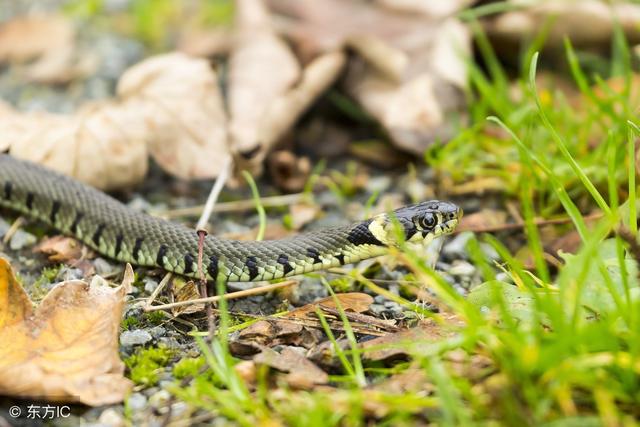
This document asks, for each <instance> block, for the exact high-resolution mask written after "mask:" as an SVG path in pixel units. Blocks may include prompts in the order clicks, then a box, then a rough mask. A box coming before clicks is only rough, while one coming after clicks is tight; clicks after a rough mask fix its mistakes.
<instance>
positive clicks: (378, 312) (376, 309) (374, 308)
mask: <svg viewBox="0 0 640 427" xmlns="http://www.w3.org/2000/svg"><path fill="white" fill-rule="evenodd" d="M385 310H386V307H385V306H384V305H382V304H371V305H370V306H369V311H370V312H371V313H373V315H374V316H376V317H382V313H384V312H385Z"/></svg>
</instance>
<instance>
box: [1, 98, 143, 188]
mask: <svg viewBox="0 0 640 427" xmlns="http://www.w3.org/2000/svg"><path fill="white" fill-rule="evenodd" d="M141 119H142V118H141V117H140V115H139V109H138V108H136V106H135V105H132V104H130V103H117V104H113V103H97V104H90V105H87V106H86V107H84V108H82V109H81V110H80V111H78V112H77V113H76V114H74V115H70V116H67V115H61V114H51V113H19V112H15V111H6V110H4V111H0V128H2V129H3V132H2V133H0V140H4V141H6V142H5V143H8V144H9V145H10V147H11V148H10V153H11V155H13V156H15V157H18V158H21V159H26V160H30V161H32V162H35V163H39V164H42V165H45V166H47V167H49V168H51V169H54V170H57V171H58V172H62V173H64V174H66V175H69V176H72V177H74V178H76V179H78V180H80V181H83V182H85V183H87V184H90V185H92V186H94V187H97V188H100V189H103V190H110V189H115V188H122V187H127V186H131V185H133V184H136V183H138V182H140V181H142V179H143V178H144V176H145V174H146V172H147V146H146V142H147V140H146V139H147V138H148V130H147V127H146V124H145V123H144V122H143V121H142V120H141ZM0 145H3V142H0Z"/></svg>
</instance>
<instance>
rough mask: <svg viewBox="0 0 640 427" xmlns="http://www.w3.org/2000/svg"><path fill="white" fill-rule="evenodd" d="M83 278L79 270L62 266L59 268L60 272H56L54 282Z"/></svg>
mask: <svg viewBox="0 0 640 427" xmlns="http://www.w3.org/2000/svg"><path fill="white" fill-rule="evenodd" d="M83 277H84V273H83V272H82V270H80V269H79V268H71V267H67V266H63V267H62V268H60V270H58V274H57V275H56V281H58V282H63V281H66V280H82V278H83Z"/></svg>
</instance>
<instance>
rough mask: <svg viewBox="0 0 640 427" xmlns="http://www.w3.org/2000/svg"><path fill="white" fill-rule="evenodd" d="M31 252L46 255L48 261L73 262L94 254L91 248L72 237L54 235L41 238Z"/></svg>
mask: <svg viewBox="0 0 640 427" xmlns="http://www.w3.org/2000/svg"><path fill="white" fill-rule="evenodd" d="M33 252H38V253H42V254H45V255H47V257H48V258H49V261H52V262H63V263H67V264H73V263H74V262H76V261H78V260H81V259H86V258H92V257H94V256H95V254H94V253H93V251H91V249H89V248H87V247H86V246H85V245H83V244H82V243H80V242H79V241H77V240H76V239H74V238H72V237H66V236H54V237H49V238H46V239H43V240H42V241H41V242H40V243H38V244H37V245H36V246H35V247H34V248H33Z"/></svg>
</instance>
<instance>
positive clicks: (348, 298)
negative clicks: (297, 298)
mask: <svg viewBox="0 0 640 427" xmlns="http://www.w3.org/2000/svg"><path fill="white" fill-rule="evenodd" d="M336 298H337V299H338V301H340V305H341V306H342V309H343V310H344V311H353V312H356V313H362V312H364V311H367V310H368V309H369V306H370V305H371V304H373V297H372V296H371V295H368V294H363V293H361V292H347V293H344V294H336ZM321 305H322V306H325V307H330V308H337V307H336V301H335V300H334V299H333V297H332V296H331V297H327V298H322V299H320V300H318V301H315V302H312V303H311V304H307V305H303V306H302V307H298V308H296V309H295V310H291V311H290V312H289V313H287V317H288V318H294V319H295V318H305V317H308V315H309V314H310V313H315V311H316V309H317V308H318V307H320V306H321Z"/></svg>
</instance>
